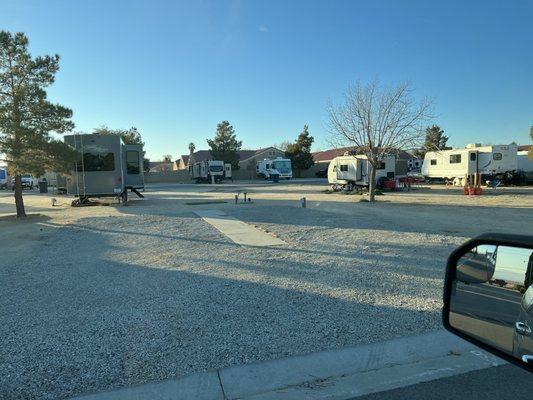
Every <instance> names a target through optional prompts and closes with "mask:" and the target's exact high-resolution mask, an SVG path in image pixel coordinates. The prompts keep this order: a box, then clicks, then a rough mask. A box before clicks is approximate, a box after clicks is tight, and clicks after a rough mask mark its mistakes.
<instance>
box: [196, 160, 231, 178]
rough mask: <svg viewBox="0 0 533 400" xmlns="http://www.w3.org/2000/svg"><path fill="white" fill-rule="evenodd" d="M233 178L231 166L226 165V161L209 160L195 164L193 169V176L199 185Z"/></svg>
mask: <svg viewBox="0 0 533 400" xmlns="http://www.w3.org/2000/svg"><path fill="white" fill-rule="evenodd" d="M228 166H229V177H231V164H225V163H224V161H219V160H209V161H200V162H197V163H194V165H193V166H192V169H191V176H192V179H194V180H195V181H196V182H197V183H200V182H212V181H215V182H220V181H221V180H222V179H224V176H226V177H228Z"/></svg>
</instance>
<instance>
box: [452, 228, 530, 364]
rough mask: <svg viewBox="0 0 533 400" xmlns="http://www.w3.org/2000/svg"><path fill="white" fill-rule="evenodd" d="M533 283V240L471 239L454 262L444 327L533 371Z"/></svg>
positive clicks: (501, 236) (456, 253) (517, 237)
mask: <svg viewBox="0 0 533 400" xmlns="http://www.w3.org/2000/svg"><path fill="white" fill-rule="evenodd" d="M532 283H533V237H530V236H522V235H507V234H490V233H487V234H483V235H481V236H478V237H476V238H474V239H471V240H469V241H468V242H466V243H464V244H463V245H461V246H460V247H458V248H457V249H455V250H454V251H453V252H452V253H451V255H450V256H449V258H448V262H447V266H446V277H445V282H444V293H443V301H444V306H443V310H442V322H443V325H444V327H445V329H447V330H448V331H450V332H451V333H453V334H455V335H457V336H459V337H461V338H463V339H465V340H467V341H469V342H471V343H474V344H475V345H477V346H479V347H481V348H482V349H484V350H487V351H488V352H490V353H492V354H494V355H497V356H499V357H501V358H503V359H505V360H506V361H509V362H510V363H513V364H515V365H518V366H520V367H521V368H524V369H526V370H529V371H530V372H533V350H532V349H533V347H532V345H533V332H532V330H533V285H532ZM528 289H529V290H528ZM517 349H518V350H517Z"/></svg>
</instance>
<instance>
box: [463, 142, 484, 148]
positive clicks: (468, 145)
mask: <svg viewBox="0 0 533 400" xmlns="http://www.w3.org/2000/svg"><path fill="white" fill-rule="evenodd" d="M476 147H481V143H468V144H467V145H466V148H467V149H475V148H476Z"/></svg>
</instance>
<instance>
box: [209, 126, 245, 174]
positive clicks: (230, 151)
mask: <svg viewBox="0 0 533 400" xmlns="http://www.w3.org/2000/svg"><path fill="white" fill-rule="evenodd" d="M207 144H208V145H209V147H211V156H213V159H215V160H222V161H224V162H225V163H231V167H232V168H233V169H239V154H238V153H237V152H238V151H239V150H240V149H241V146H242V141H240V140H237V137H236V134H235V130H234V129H233V126H231V124H230V123H229V122H228V121H222V122H221V123H219V124H218V125H217V133H216V135H215V138H214V139H207Z"/></svg>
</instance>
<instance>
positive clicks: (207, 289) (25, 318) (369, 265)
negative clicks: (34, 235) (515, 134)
mask: <svg viewBox="0 0 533 400" xmlns="http://www.w3.org/2000/svg"><path fill="white" fill-rule="evenodd" d="M149 199H150V197H149ZM171 203H172V204H175V205H170V204H171ZM312 206H313V205H312V204H310V208H308V209H301V208H298V207H295V206H292V207H289V208H283V207H272V206H271V205H269V204H268V203H267V202H264V203H261V202H260V201H259V202H257V203H256V204H255V205H246V206H241V207H239V206H232V205H231V204H228V205H222V206H221V207H222V208H226V209H227V212H228V213H229V214H230V215H233V216H235V217H237V218H240V219H242V220H245V221H247V222H249V223H251V224H254V225H257V226H259V227H261V228H262V229H266V230H269V231H272V232H275V233H276V234H277V235H278V236H280V237H281V238H282V239H283V240H285V241H286V242H287V243H288V244H289V246H288V247H287V248H243V247H240V246H237V245H235V244H233V243H232V242H231V241H230V240H229V239H227V238H226V237H224V236H222V235H221V234H220V233H219V232H218V231H216V230H215V229H214V228H212V227H211V226H210V225H208V224H207V223H205V222H203V221H202V220H201V219H199V218H197V217H196V216H195V215H194V214H193V213H192V211H191V210H192V209H193V207H189V206H184V205H183V204H176V202H168V201H167V202H164V203H161V204H151V205H150V204H149V203H148V202H147V203H145V204H143V203H136V204H134V205H132V206H130V207H126V208H123V210H124V213H125V214H124V215H123V216H118V217H94V218H86V219H83V220H81V221H78V222H77V223H75V224H72V225H69V226H67V227H63V228H61V229H59V230H58V231H57V232H56V233H55V234H54V235H53V236H52V237H50V238H49V239H48V240H46V241H43V242H42V243H40V244H39V245H38V246H37V248H36V249H34V251H32V253H31V254H30V255H28V256H25V257H23V258H21V259H18V260H16V261H14V260H9V262H6V261H5V260H3V261H0V281H1V282H2V290H1V291H0V304H2V306H1V308H0V321H1V322H2V323H1V324H0V337H1V338H2V346H1V347H0V371H1V372H2V373H1V374H0V398H2V399H4V398H6V399H12V398H16V399H33V398H36V399H55V398H65V397H69V396H72V395H76V394H80V393H86V392H91V391H98V390H103V389H111V388H117V387H121V386H125V385H131V384H139V383H143V382H147V381H151V380H160V379H165V378H169V377H175V376H181V375H185V374H189V373H192V372H197V371H204V370H207V369H212V368H219V367H225V366H229V365H234V364H241V363H247V362H252V361H258V360H267V359H273V358H278V357H284V356H291V355H296V354H304V353H310V352H316V351H320V350H325V349H332V348H339V347H344V346H351V345H357V344H361V343H368V342H373V341H381V340H386V339H391V338H393V337H398V336H404V335H410V334H415V333H421V332H426V331H430V330H434V329H439V328H440V320H439V318H440V314H439V310H440V305H441V300H440V299H441V286H442V276H443V266H444V260H445V259H446V256H447V254H448V253H449V251H450V250H451V249H452V248H453V247H454V246H455V244H457V243H459V242H461V241H462V239H463V238H462V237H461V236H460V235H459V234H458V235H455V234H450V233H446V232H440V233H439V232H437V233H435V230H433V229H432V228H431V227H426V228H424V229H425V230H424V229H422V228H420V226H419V225H420V224H419V222H418V221H416V220H412V219H409V218H407V217H405V216H403V217H400V216H398V215H397V212H396V211H394V209H393V208H390V213H389V214H387V213H385V214H384V215H382V216H381V218H380V219H377V217H376V216H375V215H373V214H372V212H369V211H368V210H369V209H368V208H366V209H365V208H364V207H365V205H363V204H360V205H353V207H354V208H353V210H351V212H352V214H351V216H350V217H347V216H346V215H344V214H342V213H336V212H326V211H323V210H321V209H320V208H318V207H317V208H313V207H312ZM210 207H211V208H213V207H216V208H220V207H218V205H215V206H213V205H211V206H210ZM204 208H208V207H207V206H206V207H204ZM395 215H396V217H395ZM394 218H397V219H398V221H396V222H397V223H396V225H394V228H392V225H391V222H393V221H394ZM402 218H404V219H403V220H402Z"/></svg>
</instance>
